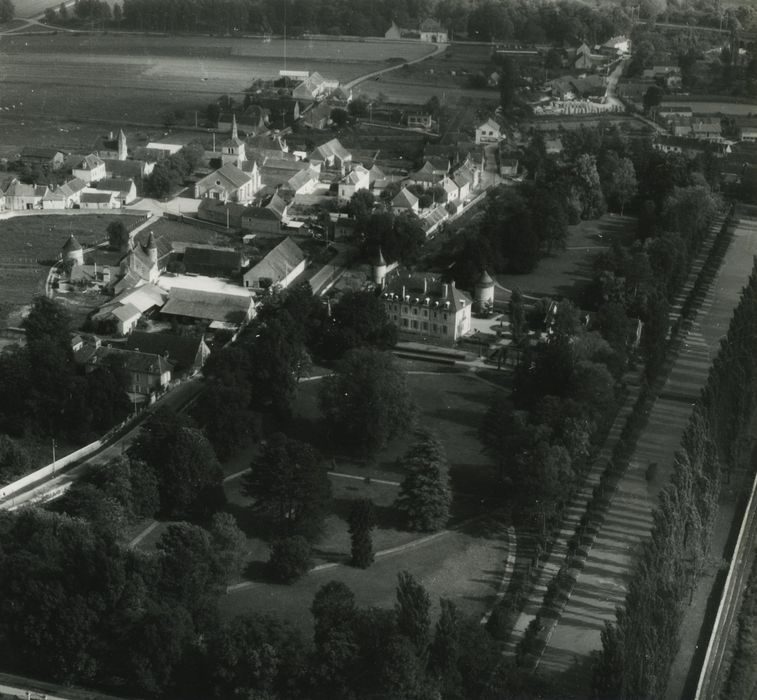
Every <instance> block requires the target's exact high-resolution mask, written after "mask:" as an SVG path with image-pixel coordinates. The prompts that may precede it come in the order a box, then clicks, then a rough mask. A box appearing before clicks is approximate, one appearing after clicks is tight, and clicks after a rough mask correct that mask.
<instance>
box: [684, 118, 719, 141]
mask: <svg viewBox="0 0 757 700" xmlns="http://www.w3.org/2000/svg"><path fill="white" fill-rule="evenodd" d="M691 134H692V136H693V137H694V138H695V139H702V140H704V141H716V140H718V139H720V137H721V136H722V134H723V129H722V126H721V123H720V119H717V118H711V119H698V120H695V121H694V123H693V124H692V125H691Z"/></svg>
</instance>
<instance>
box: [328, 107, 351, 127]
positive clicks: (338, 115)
mask: <svg viewBox="0 0 757 700" xmlns="http://www.w3.org/2000/svg"><path fill="white" fill-rule="evenodd" d="M329 116H330V118H331V121H332V122H334V126H336V127H337V128H338V129H341V128H343V127H345V126H347V120H348V119H349V116H350V115H349V114H348V112H347V110H346V109H342V108H341V107H334V109H332V110H331V114H330V115H329Z"/></svg>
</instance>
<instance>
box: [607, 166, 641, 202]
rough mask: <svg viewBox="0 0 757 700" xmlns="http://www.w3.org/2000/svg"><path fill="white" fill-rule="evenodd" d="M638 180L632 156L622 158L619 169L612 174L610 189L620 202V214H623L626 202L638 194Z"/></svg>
mask: <svg viewBox="0 0 757 700" xmlns="http://www.w3.org/2000/svg"><path fill="white" fill-rule="evenodd" d="M637 188H638V182H637V181H636V171H635V170H634V167H633V162H632V161H631V159H630V158H621V159H620V163H619V164H618V167H617V169H616V170H615V172H614V173H613V175H612V183H611V185H610V191H611V192H612V194H613V196H614V197H615V199H616V200H617V201H618V202H619V203H620V215H621V216H623V210H624V209H625V206H626V204H628V202H630V201H631V200H632V199H633V198H634V197H635V196H636V190H637Z"/></svg>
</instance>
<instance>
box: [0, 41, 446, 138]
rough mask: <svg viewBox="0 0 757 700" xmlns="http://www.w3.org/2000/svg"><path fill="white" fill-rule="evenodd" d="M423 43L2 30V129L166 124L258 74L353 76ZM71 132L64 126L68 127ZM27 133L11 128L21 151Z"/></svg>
mask: <svg viewBox="0 0 757 700" xmlns="http://www.w3.org/2000/svg"><path fill="white" fill-rule="evenodd" d="M431 50H433V47H431V46H429V45H428V44H421V43H420V42H392V43H388V42H382V41H377V40H369V41H339V42H325V41H308V40H296V41H295V40H288V41H284V40H273V41H271V42H270V43H268V44H264V43H263V42H262V40H260V39H226V38H214V37H191V38H188V37H174V36H165V37H158V36H141V35H125V34H79V33H59V34H54V35H45V36H13V35H7V36H4V37H3V40H2V43H1V44H0V64H2V66H3V69H2V72H0V96H1V97H0V110H1V112H2V115H3V116H2V119H0V131H5V127H4V124H3V122H7V124H8V125H9V126H11V125H14V124H15V125H18V123H19V120H21V121H23V122H24V126H30V127H31V126H32V124H31V123H30V122H36V121H37V120H39V119H42V120H44V119H45V117H44V115H45V114H54V115H56V128H65V129H69V130H70V128H69V127H68V126H65V125H66V123H67V122H71V121H73V122H83V123H87V122H97V121H99V122H107V123H110V124H112V126H113V127H115V126H120V125H125V124H132V125H134V124H142V125H160V124H162V121H163V114H164V113H165V112H167V111H168V110H179V111H184V112H186V113H187V114H191V113H193V112H194V110H202V109H204V107H205V106H206V105H207V104H209V103H210V102H213V101H214V100H215V99H217V98H218V97H219V96H220V95H223V94H237V95H239V94H240V93H242V91H243V90H244V89H245V88H247V87H249V85H250V84H251V83H252V81H253V80H254V79H255V78H271V77H277V76H278V73H279V70H281V69H284V68H287V69H290V70H311V71H316V70H317V71H319V72H320V73H321V74H322V75H324V76H325V77H327V78H338V79H340V80H341V81H343V82H344V81H347V80H351V79H353V78H356V77H358V76H360V75H363V74H366V73H369V72H371V71H374V70H378V69H380V68H384V67H386V66H387V65H391V64H392V63H394V62H395V61H396V60H409V59H413V58H418V57H420V56H423V55H425V54H426V53H428V52H429V51H431ZM60 133H61V136H62V138H66V140H68V134H67V133H66V132H60ZM30 134H31V129H30V130H29V131H28V132H25V131H24V130H21V131H20V132H18V131H17V134H16V135H15V137H14V141H10V138H12V137H13V136H12V134H7V135H6V136H5V138H4V139H3V140H4V145H6V146H7V145H11V144H12V145H15V146H16V147H17V148H18V149H19V150H20V148H21V147H22V146H23V145H25V143H26V142H27V140H28V139H30Z"/></svg>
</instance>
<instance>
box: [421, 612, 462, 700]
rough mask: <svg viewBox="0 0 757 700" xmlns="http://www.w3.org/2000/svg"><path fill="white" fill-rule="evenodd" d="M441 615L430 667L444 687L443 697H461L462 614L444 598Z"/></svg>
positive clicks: (433, 643)
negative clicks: (459, 666) (459, 665)
mask: <svg viewBox="0 0 757 700" xmlns="http://www.w3.org/2000/svg"><path fill="white" fill-rule="evenodd" d="M439 603H440V606H441V614H440V615H439V619H438V620H437V623H436V629H435V632H434V640H433V642H432V644H431V654H430V657H431V658H430V660H429V662H430V666H431V668H432V670H433V672H434V674H435V675H436V676H437V678H438V679H439V683H440V685H441V686H442V689H443V691H442V697H445V698H459V697H461V694H462V690H463V684H462V677H461V675H460V670H459V668H458V663H459V661H460V624H461V616H460V613H459V611H458V609H457V607H456V606H455V604H454V603H453V602H452V601H449V600H447V599H446V598H442V599H441V600H440V601H439Z"/></svg>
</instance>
